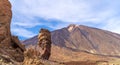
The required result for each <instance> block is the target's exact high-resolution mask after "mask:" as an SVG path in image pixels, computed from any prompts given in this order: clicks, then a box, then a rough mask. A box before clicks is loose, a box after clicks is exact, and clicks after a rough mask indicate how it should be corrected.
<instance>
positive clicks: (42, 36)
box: [38, 29, 51, 60]
mask: <svg viewBox="0 0 120 65" xmlns="http://www.w3.org/2000/svg"><path fill="white" fill-rule="evenodd" d="M38 45H39V47H40V48H41V50H40V52H41V58H42V59H46V60H48V59H49V57H50V55H51V33H50V31H48V30H47V29H41V30H40V33H39V35H38Z"/></svg>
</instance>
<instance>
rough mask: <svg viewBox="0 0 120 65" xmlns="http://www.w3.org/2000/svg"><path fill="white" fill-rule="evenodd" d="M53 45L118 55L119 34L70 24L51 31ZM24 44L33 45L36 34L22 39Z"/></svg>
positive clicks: (35, 41)
mask: <svg viewBox="0 0 120 65" xmlns="http://www.w3.org/2000/svg"><path fill="white" fill-rule="evenodd" d="M52 42H53V44H54V45H56V46H58V47H61V48H67V49H69V50H72V51H77V52H79V51H86V52H89V53H92V54H100V55H109V56H120V35H119V34H117V33H113V32H109V31H106V30H101V29H97V28H92V27H88V26H84V25H75V24H71V25H69V26H68V27H65V28H62V29H58V30H55V31H52ZM23 43H24V44H25V45H27V46H28V45H31V44H32V45H35V44H36V43H37V36H35V37H33V38H30V39H28V40H25V41H23Z"/></svg>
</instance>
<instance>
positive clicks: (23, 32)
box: [11, 27, 36, 38]
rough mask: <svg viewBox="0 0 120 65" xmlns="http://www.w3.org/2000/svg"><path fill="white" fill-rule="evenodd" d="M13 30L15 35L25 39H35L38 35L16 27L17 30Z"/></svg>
mask: <svg viewBox="0 0 120 65" xmlns="http://www.w3.org/2000/svg"><path fill="white" fill-rule="evenodd" d="M11 30H12V33H13V34H16V35H18V36H20V37H23V38H30V37H33V36H35V35H36V34H35V33H33V32H31V31H28V30H26V29H25V28H17V27H16V28H12V29H11Z"/></svg>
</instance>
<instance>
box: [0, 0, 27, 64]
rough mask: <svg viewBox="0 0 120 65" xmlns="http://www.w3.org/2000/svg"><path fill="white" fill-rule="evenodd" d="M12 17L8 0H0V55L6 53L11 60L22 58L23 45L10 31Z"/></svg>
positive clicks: (20, 60)
mask: <svg viewBox="0 0 120 65" xmlns="http://www.w3.org/2000/svg"><path fill="white" fill-rule="evenodd" d="M11 18H12V11H11V4H10V2H9V1H8V0H0V55H6V56H8V57H10V58H11V59H12V60H15V61H19V62H22V61H23V60H24V51H25V47H24V46H23V45H22V44H21V42H20V41H19V39H18V38H17V37H16V36H12V35H11V32H10V23H11Z"/></svg>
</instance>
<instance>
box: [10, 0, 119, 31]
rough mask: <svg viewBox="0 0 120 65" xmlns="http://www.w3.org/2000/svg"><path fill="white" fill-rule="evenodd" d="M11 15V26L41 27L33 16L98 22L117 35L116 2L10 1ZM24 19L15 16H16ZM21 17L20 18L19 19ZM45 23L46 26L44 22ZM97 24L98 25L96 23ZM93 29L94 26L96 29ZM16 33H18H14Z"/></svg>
mask: <svg viewBox="0 0 120 65" xmlns="http://www.w3.org/2000/svg"><path fill="white" fill-rule="evenodd" d="M10 1H11V3H12V5H13V7H12V8H13V13H14V14H15V15H16V16H18V17H19V18H20V21H19V18H17V19H18V21H19V22H16V21H14V23H13V24H14V25H19V26H23V27H27V26H28V27H30V28H31V27H35V26H38V25H43V24H42V23H40V22H39V21H36V20H35V19H34V18H33V17H35V16H37V17H41V18H44V19H46V20H50V19H55V20H60V21H62V22H65V23H66V22H67V23H68V24H70V23H80V24H82V23H85V22H89V23H95V24H97V23H102V24H105V25H104V27H101V28H102V29H106V30H110V31H113V32H117V33H120V31H119V29H120V26H119V24H120V23H119V22H120V20H119V16H120V15H119V13H120V9H119V7H120V0H114V1H113V0H10ZM18 13H19V14H22V15H24V16H25V17H22V16H19V14H18ZM21 17H22V18H21ZM46 24H48V23H46ZM48 25H49V26H50V27H51V28H54V29H56V28H62V27H64V26H65V25H67V24H65V25H61V24H58V25H55V26H53V25H50V24H48ZM100 25H101V24H100ZM96 27H97V26H96ZM18 33H19V32H18Z"/></svg>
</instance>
